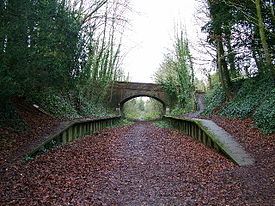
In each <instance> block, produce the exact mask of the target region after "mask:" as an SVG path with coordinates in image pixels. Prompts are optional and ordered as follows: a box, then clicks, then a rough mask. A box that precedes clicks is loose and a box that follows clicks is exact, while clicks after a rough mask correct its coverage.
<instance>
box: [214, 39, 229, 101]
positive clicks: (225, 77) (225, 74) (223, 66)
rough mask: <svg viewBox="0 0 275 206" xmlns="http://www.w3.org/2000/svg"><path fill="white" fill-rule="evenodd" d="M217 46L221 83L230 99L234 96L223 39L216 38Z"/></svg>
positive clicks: (227, 97)
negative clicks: (232, 94)
mask: <svg viewBox="0 0 275 206" xmlns="http://www.w3.org/2000/svg"><path fill="white" fill-rule="evenodd" d="M216 46H217V61H218V62H217V63H218V71H219V77H220V81H221V85H222V87H223V90H224V93H225V95H226V99H227V100H230V99H231V97H232V96H231V92H230V86H231V80H230V76H229V71H228V68H227V63H226V61H225V56H224V49H223V44H222V40H221V39H217V40H216Z"/></svg>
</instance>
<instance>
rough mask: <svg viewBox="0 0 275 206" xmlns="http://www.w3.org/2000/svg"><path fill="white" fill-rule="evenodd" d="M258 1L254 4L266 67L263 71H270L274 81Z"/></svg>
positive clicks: (274, 73)
mask: <svg viewBox="0 0 275 206" xmlns="http://www.w3.org/2000/svg"><path fill="white" fill-rule="evenodd" d="M260 1H261V0H256V2H255V4H256V11H257V18H258V27H259V33H260V38H261V43H262V47H263V49H264V54H265V61H266V64H267V66H268V68H267V69H265V71H270V72H271V73H272V76H273V78H274V79H275V71H274V69H273V64H272V61H271V55H270V52H269V48H268V44H267V41H266V36H265V29H264V24H263V17H262V11H261V3H260ZM265 71H264V72H265ZM262 73H263V72H262Z"/></svg>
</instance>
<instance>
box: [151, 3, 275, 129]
mask: <svg viewBox="0 0 275 206" xmlns="http://www.w3.org/2000/svg"><path fill="white" fill-rule="evenodd" d="M197 2H198V5H199V6H198V10H197V13H196V14H195V18H196V20H197V22H198V23H199V24H200V25H202V27H201V31H200V32H202V33H203V34H205V35H199V36H198V42H197V43H196V44H193V45H191V46H190V43H189V41H188V37H187V36H186V34H185V30H184V29H183V28H182V27H180V28H176V29H175V37H174V45H173V47H172V49H171V51H170V52H168V53H167V54H166V55H165V57H164V60H163V62H162V64H161V66H160V69H159V71H158V72H157V74H156V81H157V82H158V83H161V84H162V85H163V86H164V88H165V89H166V90H167V92H168V94H171V101H172V103H173V104H172V105H174V108H173V110H172V114H175V115H182V114H184V113H187V112H190V111H192V110H194V109H195V108H196V104H195V99H194V98H195V95H194V93H195V90H196V89H200V90H205V91H207V93H208V95H207V97H206V103H207V105H208V107H207V109H206V111H205V112H204V114H205V115H210V114H215V115H222V116H228V117H231V118H241V119H244V118H248V117H253V118H254V120H255V124H256V126H258V127H260V128H263V129H264V131H265V132H267V133H272V132H274V131H275V121H274V119H275V94H274V93H275V90H274V88H275V87H274V79H275V69H274V63H275V60H274V58H275V47H274V42H275V15H274V2H273V1H269V0H268V1H260V0H256V1H252V0H246V1H237V0H220V1H216V0H198V1H197ZM192 49H193V50H195V51H196V52H194V55H192V54H191V53H190V51H191V50H192ZM194 65H195V66H196V69H194ZM194 70H199V71H200V72H201V73H203V74H204V75H205V76H206V77H207V83H206V85H205V83H203V82H201V81H198V80H197V79H196V77H195V76H194V74H195V72H194ZM175 97H177V98H175Z"/></svg>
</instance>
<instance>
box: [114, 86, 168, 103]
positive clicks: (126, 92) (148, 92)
mask: <svg viewBox="0 0 275 206" xmlns="http://www.w3.org/2000/svg"><path fill="white" fill-rule="evenodd" d="M140 96H147V97H151V98H154V99H156V100H158V101H160V102H161V103H163V105H164V107H166V106H167V105H168V97H167V95H166V94H165V92H164V89H163V88H162V86H161V85H159V84H153V83H137V82H116V83H114V85H113V89H112V93H111V102H112V104H113V105H114V106H115V107H122V106H123V104H124V103H125V102H127V101H128V100H130V99H132V98H135V97H140Z"/></svg>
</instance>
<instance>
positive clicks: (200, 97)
mask: <svg viewBox="0 0 275 206" xmlns="http://www.w3.org/2000/svg"><path fill="white" fill-rule="evenodd" d="M204 97H205V94H197V95H196V100H197V103H198V105H199V110H198V111H195V112H191V113H188V114H186V115H183V116H181V117H182V118H193V117H198V116H199V115H200V113H202V112H203V111H204V109H205V103H204Z"/></svg>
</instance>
